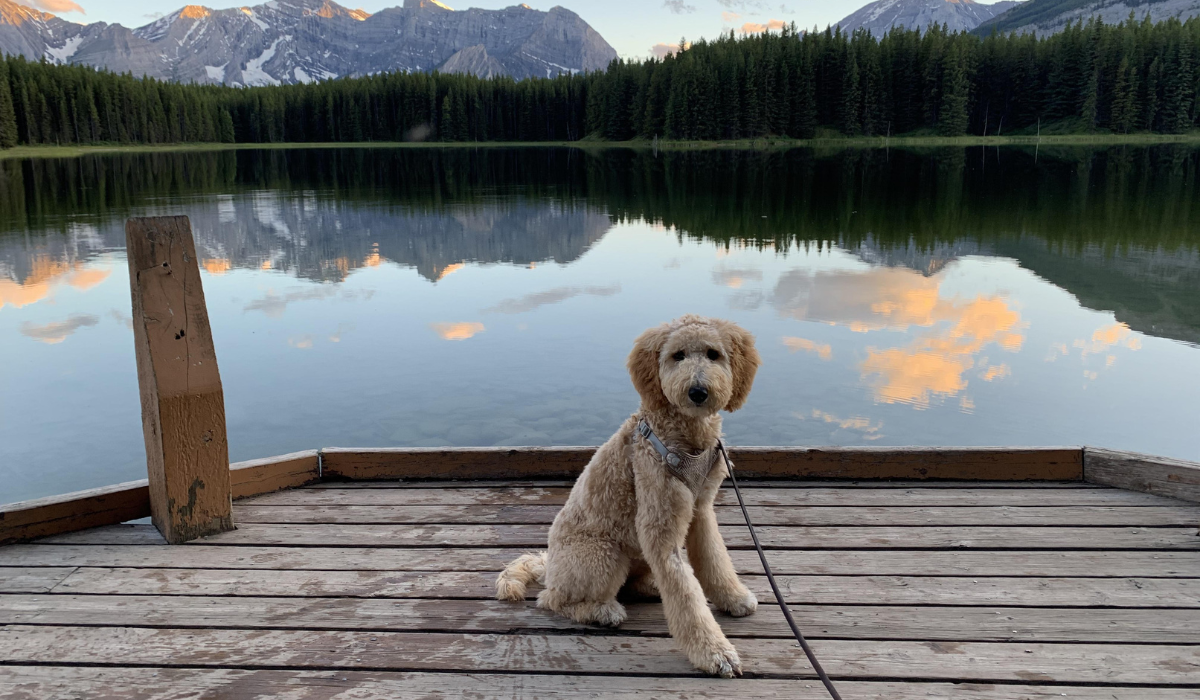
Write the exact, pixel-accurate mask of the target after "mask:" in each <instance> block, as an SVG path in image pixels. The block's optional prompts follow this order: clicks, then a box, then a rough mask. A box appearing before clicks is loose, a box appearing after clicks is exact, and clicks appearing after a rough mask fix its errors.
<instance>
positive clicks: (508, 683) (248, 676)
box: [0, 666, 1195, 700]
mask: <svg viewBox="0 0 1200 700" xmlns="http://www.w3.org/2000/svg"><path fill="white" fill-rule="evenodd" d="M838 691H839V692H841V693H842V694H843V696H844V697H846V698H855V699H857V700H884V699H886V700H975V699H984V698H986V700H1064V699H1065V700H1096V698H1105V699H1106V700H1145V698H1146V689H1145V688H1121V687H1113V686H1105V687H1094V686H1086V687H1083V686H1065V685H1054V686H1044V685H1028V684H1024V683H1022V684H1015V685H994V684H991V683H985V684H978V683H945V682H943V683H921V682H902V681H843V682H841V683H838ZM99 694H103V695H104V697H106V698H119V699H121V700H179V698H181V697H204V698H225V699H228V700H249V699H251V698H267V697H277V696H284V697H287V698H292V699H294V700H326V699H328V698H332V697H335V696H336V697H338V698H351V697H352V698H354V699H355V700H396V698H406V697H422V698H440V697H445V696H447V695H448V694H454V695H457V696H458V697H470V698H489V697H491V698H510V699H511V700H540V699H542V698H559V699H561V700H596V698H601V697H603V698H615V699H617V700H632V699H634V698H637V699H640V700H645V698H647V697H654V698H659V699H660V700H693V699H694V698H708V699H709V700H745V698H747V697H750V698H762V700H827V698H828V695H826V693H825V689H824V687H822V686H821V684H820V683H817V682H811V681H809V682H805V681H796V680H792V679H773V678H741V679H739V680H737V681H735V682H728V681H721V680H712V679H706V678H653V677H640V678H621V677H612V676H583V675H565V676H564V675H544V674H496V673H473V674H469V675H457V676H447V675H446V674H444V673H420V672H418V673H401V672H378V671H336V672H330V671H290V670H289V671H276V670H245V669H190V668H188V669H184V668H121V669H113V668H96V667H73V666H8V667H6V668H5V669H4V673H2V674H0V696H3V697H5V698H8V699H9V700H66V699H67V698H71V699H72V700H73V699H74V698H78V697H92V696H96V695H99ZM1154 698H1155V700H1195V690H1194V689H1187V688H1156V689H1154Z"/></svg>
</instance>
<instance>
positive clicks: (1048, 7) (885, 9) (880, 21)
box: [838, 0, 1200, 37]
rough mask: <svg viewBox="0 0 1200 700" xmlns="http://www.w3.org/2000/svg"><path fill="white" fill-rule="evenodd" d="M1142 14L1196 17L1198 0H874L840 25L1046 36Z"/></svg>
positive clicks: (874, 30) (880, 31)
mask: <svg viewBox="0 0 1200 700" xmlns="http://www.w3.org/2000/svg"><path fill="white" fill-rule="evenodd" d="M1131 11H1132V12H1133V13H1134V15H1135V16H1136V17H1137V18H1138V19H1139V20H1140V19H1141V18H1143V17H1145V16H1146V15H1149V16H1150V19H1151V20H1153V21H1155V22H1160V21H1162V20H1166V19H1170V18H1172V17H1175V18H1178V19H1180V20H1184V19H1187V18H1188V17H1195V16H1197V15H1200V0H1025V1H1024V2H1015V1H1014V0H1001V1H1000V2H996V3H992V4H989V5H984V4H982V3H978V2H975V1H974V0H876V2H872V3H870V4H868V5H864V6H863V7H862V8H860V9H859V10H858V11H856V12H854V13H853V14H851V15H849V16H848V17H846V18H845V19H843V20H842V21H841V22H839V23H838V24H839V25H840V26H841V28H842V31H844V32H853V31H854V30H856V29H860V28H862V29H866V30H868V31H870V32H871V34H873V35H874V36H876V37H881V36H883V35H884V34H886V33H887V32H888V30H889V29H891V28H892V27H903V28H906V29H920V30H922V31H924V30H926V29H928V28H929V27H930V26H931V25H935V24H940V25H945V26H946V28H947V29H949V30H950V31H952V32H954V31H971V32H973V33H975V34H978V35H980V36H987V35H988V34H990V33H991V32H992V31H993V30H994V31H999V32H1004V33H1008V32H1016V33H1018V34H1022V33H1032V34H1037V35H1039V36H1046V35H1048V34H1053V33H1055V32H1059V31H1062V29H1063V28H1064V27H1066V25H1067V23H1068V22H1078V21H1080V20H1084V21H1086V20H1088V19H1091V18H1092V17H1099V18H1100V19H1101V20H1103V21H1104V22H1105V24H1116V23H1118V22H1122V21H1124V20H1125V19H1126V18H1128V17H1129V13H1130V12H1131Z"/></svg>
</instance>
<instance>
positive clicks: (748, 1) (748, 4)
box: [717, 0, 767, 12]
mask: <svg viewBox="0 0 1200 700" xmlns="http://www.w3.org/2000/svg"><path fill="white" fill-rule="evenodd" d="M717 4H718V5H720V6H721V7H724V8H725V9H727V10H742V11H743V12H744V11H746V10H761V9H763V8H765V7H766V6H767V4H766V3H765V2H764V1H763V0H717Z"/></svg>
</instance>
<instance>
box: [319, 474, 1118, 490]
mask: <svg viewBox="0 0 1200 700" xmlns="http://www.w3.org/2000/svg"><path fill="white" fill-rule="evenodd" d="M574 483H575V480H574V479H537V478H534V479H499V480H498V479H462V480H457V481H455V480H449V481H447V480H443V479H412V480H406V479H389V480H387V481H322V482H320V483H317V484H313V485H312V486H309V487H308V488H310V489H334V490H342V489H473V488H489V489H490V488H509V487H511V488H536V487H544V488H571V486H572V485H573V484H574ZM726 483H728V482H726ZM738 484H740V485H741V486H742V488H754V487H761V488H770V489H813V488H817V489H822V488H839V489H869V490H876V489H914V488H919V489H969V488H981V489H982V488H986V489H1038V490H1040V489H1070V490H1073V491H1077V490H1082V489H1098V490H1107V491H1113V490H1116V489H1113V488H1112V487H1109V486H1103V485H1101V484H1089V483H1087V482H1085V481H989V480H986V479H984V480H977V479H973V480H971V481H950V480H928V481H913V480H909V479H859V480H846V479H751V478H749V477H747V478H742V477H741V476H739V477H738Z"/></svg>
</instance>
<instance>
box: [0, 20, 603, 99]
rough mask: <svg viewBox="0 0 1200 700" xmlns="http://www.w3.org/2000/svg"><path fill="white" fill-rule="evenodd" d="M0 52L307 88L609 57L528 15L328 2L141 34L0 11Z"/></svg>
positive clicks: (179, 76)
mask: <svg viewBox="0 0 1200 700" xmlns="http://www.w3.org/2000/svg"><path fill="white" fill-rule="evenodd" d="M0 53H7V54H14V55H20V56H25V57H26V58H30V59H35V60H36V59H41V58H45V59H46V60H48V61H51V62H53V63H78V64H85V65H90V66H96V67H100V68H108V69H110V70H113V71H115V72H118V73H125V72H129V73H132V74H133V75H135V76H149V77H152V78H158V79H161V80H175V81H179V82H187V83H215V84H223V85H232V86H251V85H280V84H287V83H308V82H312V81H314V80H321V79H325V78H338V77H344V76H362V75H371V74H375V73H382V72H387V71H405V72H414V71H426V72H428V71H432V70H443V71H446V72H459V73H472V74H475V75H480V76H482V77H488V76H492V75H510V76H513V77H516V78H527V77H543V78H544V77H551V76H554V75H558V74H560V73H578V72H582V71H592V70H600V69H603V68H604V67H605V66H607V65H608V63H609V62H610V61H612V60H613V59H614V58H616V57H617V52H616V51H614V50H613V48H612V47H611V46H609V45H608V42H606V41H605V40H604V38H603V37H601V36H600V35H599V34H597V33H596V31H595V30H594V29H592V28H591V27H590V26H588V23H587V22H584V21H583V20H582V19H581V18H580V17H579V15H576V14H575V13H574V12H571V11H570V10H567V9H565V8H562V7H554V8H551V9H550V11H549V12H541V11H538V10H534V9H532V8H530V7H529V6H528V5H513V6H512V7H506V8H504V9H503V10H480V9H470V10H464V11H461V12H456V11H454V10H452V9H450V8H449V7H447V6H446V5H443V4H442V3H440V2H438V1H437V0H404V6H403V7H393V8H389V9H385V10H380V11H379V12H377V13H375V14H373V15H372V14H369V13H367V12H364V11H362V10H349V9H347V8H345V7H342V6H341V5H338V4H337V3H335V2H333V1H332V0H270V2H265V3H263V4H261V5H255V6H253V7H240V8H232V9H227V10H213V9H210V8H207V7H202V6H200V5H188V6H186V7H183V8H181V9H179V10H176V11H175V12H172V13H171V14H169V15H167V16H165V17H163V18H161V19H159V20H156V21H154V22H152V23H150V24H147V25H145V26H143V27H138V28H136V29H128V28H126V27H123V26H121V25H119V24H105V23H104V22H96V23H94V24H87V25H84V24H76V23H74V22H68V21H66V20H64V19H62V18H59V17H56V16H54V15H52V14H49V13H46V12H40V11H38V10H34V9H31V8H28V7H25V6H23V5H18V4H17V3H14V2H12V0H0Z"/></svg>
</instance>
